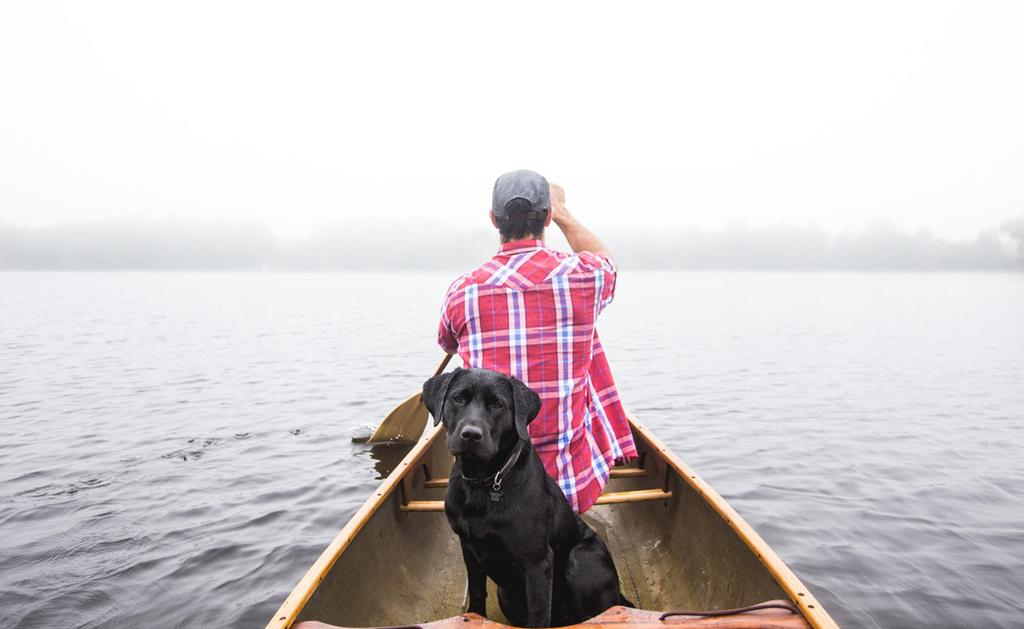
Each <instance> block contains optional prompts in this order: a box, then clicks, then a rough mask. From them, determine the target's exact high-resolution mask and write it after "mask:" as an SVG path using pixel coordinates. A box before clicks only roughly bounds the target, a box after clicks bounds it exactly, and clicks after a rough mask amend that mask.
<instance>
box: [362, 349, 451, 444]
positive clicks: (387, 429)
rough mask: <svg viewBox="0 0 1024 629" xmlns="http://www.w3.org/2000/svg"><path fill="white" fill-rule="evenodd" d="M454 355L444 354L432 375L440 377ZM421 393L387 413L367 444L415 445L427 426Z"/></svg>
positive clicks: (425, 408)
mask: <svg viewBox="0 0 1024 629" xmlns="http://www.w3.org/2000/svg"><path fill="white" fill-rule="evenodd" d="M453 355H454V354H445V355H444V359H442V360H441V364H440V365H438V367H437V370H436V371H435V372H434V375H435V376H437V375H440V374H441V372H443V371H444V368H445V367H447V366H448V361H450V360H451V359H452V356H453ZM422 395H423V394H422V393H421V392H419V391H417V392H416V393H415V394H414V395H412V396H410V397H409V399H408V400H406V401H404V402H402V403H401V404H399V405H398V406H396V407H395V410H393V411H391V412H390V413H388V416H387V417H385V418H384V421H382V422H381V423H380V426H377V430H374V431H373V434H372V435H370V439H369V441H368V443H381V442H404V443H415V442H416V440H417V439H419V438H420V435H422V434H423V429H424V428H425V427H426V425H427V407H426V406H424V405H423V400H422V399H420V398H421V397H422Z"/></svg>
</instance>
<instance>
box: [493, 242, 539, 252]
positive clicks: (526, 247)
mask: <svg viewBox="0 0 1024 629" xmlns="http://www.w3.org/2000/svg"><path fill="white" fill-rule="evenodd" d="M543 248H544V241H542V240H513V241H511V242H504V243H502V244H501V247H500V248H499V249H498V255H500V256H510V255H514V254H516V253H526V252H527V251H536V250H537V249H543Z"/></svg>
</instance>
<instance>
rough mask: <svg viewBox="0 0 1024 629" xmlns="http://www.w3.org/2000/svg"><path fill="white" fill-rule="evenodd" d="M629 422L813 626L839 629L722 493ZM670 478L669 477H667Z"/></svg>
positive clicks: (633, 419) (643, 429)
mask: <svg viewBox="0 0 1024 629" xmlns="http://www.w3.org/2000/svg"><path fill="white" fill-rule="evenodd" d="M626 415H627V416H628V417H629V423H630V425H631V426H632V428H633V434H634V435H639V436H640V437H641V438H643V439H644V441H646V442H647V445H648V446H649V447H650V448H651V450H652V451H653V452H657V453H658V457H659V459H660V461H664V462H665V463H667V464H668V465H669V466H670V467H672V468H673V469H674V470H675V472H676V473H677V474H678V475H679V477H680V478H681V479H682V480H683V481H684V482H686V483H687V484H688V485H690V487H692V488H693V489H694V490H696V491H697V494H698V495H699V496H700V497H701V498H702V499H703V500H704V501H705V502H706V503H707V504H708V505H709V506H710V507H711V508H712V509H714V510H715V511H716V512H717V513H718V515H719V517H721V518H722V519H723V520H724V521H725V523H726V524H728V525H729V527H730V528H731V529H733V531H734V532H735V533H736V534H737V535H738V536H739V537H740V539H742V540H743V543H744V544H746V545H747V548H749V549H750V550H751V551H752V552H754V553H755V554H756V555H757V558H758V559H759V560H760V561H761V564H762V565H763V566H764V567H765V568H767V569H768V571H769V572H770V573H771V575H772V577H773V578H774V579H775V582H776V583H778V584H779V587H781V588H782V590H783V591H784V592H785V593H786V594H787V595H788V596H789V598H790V600H791V601H792V602H793V603H794V604H795V605H796V606H797V607H798V608H799V609H800V613H801V614H803V616H804V618H805V619H806V620H807V622H808V623H809V624H810V625H811V626H812V627H814V629H832V628H836V629H838V627H839V625H838V624H836V622H835V621H834V620H833V619H832V617H831V616H829V614H828V612H826V611H825V610H824V609H823V608H822V606H821V604H820V603H818V601H817V599H816V598H815V597H814V595H813V594H811V592H810V590H808V589H807V587H806V586H804V584H803V583H802V582H801V581H800V578H799V577H797V576H796V574H795V573H794V572H793V571H792V570H791V569H790V568H789V566H787V565H786V563H785V562H784V561H782V558H780V557H779V556H778V555H777V554H776V553H775V551H774V550H772V548H771V546H769V545H768V543H767V542H765V541H764V538H762V537H761V536H760V535H759V534H758V533H757V531H755V530H754V528H753V527H752V526H750V525H749V524H747V521H746V520H744V519H743V517H742V516H740V514H739V513H738V512H737V511H736V510H735V509H733V508H732V505H730V504H729V503H728V502H726V500H725V499H724V498H722V496H721V495H720V494H719V493H718V492H717V491H715V490H714V488H712V487H711V485H709V484H708V483H707V481H705V480H704V479H703V478H701V477H700V475H698V474H697V473H696V472H694V471H693V470H692V469H691V468H690V467H689V466H688V465H686V463H683V461H682V459H680V458H679V457H678V456H676V455H675V453H673V452H672V450H670V449H669V448H668V447H667V446H666V445H665V444H664V443H663V442H662V441H661V440H660V439H658V438H657V437H655V436H654V434H653V433H651V431H650V430H648V429H647V427H646V426H644V425H643V424H641V423H640V422H639V421H638V420H637V419H636V417H634V416H633V415H632V414H631V413H628V412H627V414H626ZM664 478H666V479H667V476H664Z"/></svg>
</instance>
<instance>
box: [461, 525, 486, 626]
mask: <svg viewBox="0 0 1024 629" xmlns="http://www.w3.org/2000/svg"><path fill="white" fill-rule="evenodd" d="M462 560H463V561H464V562H465V563H466V577H467V578H468V580H469V611H471V612H473V613H474V614H480V615H481V616H486V615H487V573H486V572H484V567H483V564H481V563H480V560H479V559H478V558H477V556H476V553H474V552H473V549H472V548H469V547H468V546H466V544H465V542H463V544H462Z"/></svg>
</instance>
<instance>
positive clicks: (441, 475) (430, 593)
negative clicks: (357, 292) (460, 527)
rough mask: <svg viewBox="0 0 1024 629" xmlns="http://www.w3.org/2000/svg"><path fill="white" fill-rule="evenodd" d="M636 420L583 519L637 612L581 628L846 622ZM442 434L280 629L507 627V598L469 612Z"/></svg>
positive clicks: (284, 610)
mask: <svg viewBox="0 0 1024 629" xmlns="http://www.w3.org/2000/svg"><path fill="white" fill-rule="evenodd" d="M630 424H631V426H632V429H633V435H634V437H635V440H636V444H637V449H638V450H639V452H640V458H639V461H637V462H634V463H630V465H629V466H628V467H621V468H615V469H614V470H613V471H612V478H611V480H610V481H609V483H608V486H607V487H606V488H605V493H604V495H602V496H601V498H600V499H599V500H598V502H597V505H595V506H594V507H592V508H591V509H590V511H588V512H587V513H586V514H585V515H584V518H585V519H586V520H587V522H588V523H589V524H590V525H591V526H592V527H593V528H594V529H595V530H596V531H597V532H598V534H600V535H601V536H602V537H603V538H604V539H605V540H606V542H607V543H608V547H609V549H610V550H611V553H612V557H613V558H614V560H615V564H616V567H617V568H618V571H619V577H620V581H621V586H622V592H623V593H624V594H625V595H626V597H627V598H629V599H630V600H631V601H633V602H634V603H635V604H636V605H637V607H638V609H636V610H633V609H627V608H624V607H613V608H612V609H610V610H608V611H607V612H605V613H604V614H601V615H600V616H598V617H596V618H593V619H591V620H590V621H587V622H586V623H582V624H581V625H579V627H580V629H607V626H608V625H616V626H617V627H621V628H622V629H657V628H663V627H665V626H666V625H670V626H672V627H691V626H692V627H712V626H713V627H731V628H739V627H779V628H782V627H790V628H792V627H814V628H816V629H817V628H822V627H836V626H837V625H836V623H835V622H834V621H833V620H832V618H831V617H830V616H829V615H828V613H826V612H825V610H824V609H822V607H821V605H820V604H819V603H818V602H817V601H816V600H815V598H814V596H813V595H812V594H811V593H810V591H808V589H807V588H806V587H805V586H804V585H803V584H802V583H801V582H800V580H799V579H798V578H797V577H796V575H795V574H793V572H792V571H791V570H790V569H789V568H788V567H787V566H786V565H785V564H784V563H783V562H782V560H781V559H779V557H778V556H777V555H776V554H775V553H774V552H773V551H772V549H771V548H769V547H768V545H767V544H766V543H765V542H764V540H763V539H761V537H760V536H759V535H758V534H757V533H756V532H755V531H754V529H752V528H751V527H750V525H748V524H747V523H746V522H744V521H743V519H742V518H741V517H740V516H739V514H737V513H736V511H734V510H733V509H732V507H730V506H729V504H728V503H726V502H725V500H723V499H722V497H721V496H719V495H718V493H716V492H715V490H713V489H712V488H711V487H710V486H709V485H708V484H707V483H706V482H704V481H703V480H702V479H701V478H700V477H699V476H698V475H697V474H696V473H695V472H693V471H692V470H691V469H690V468H689V467H687V466H686V465H685V464H684V463H683V462H682V461H681V460H680V459H679V458H678V457H676V456H675V455H674V454H673V453H672V452H671V451H669V449H668V448H666V447H665V445H664V444H663V443H661V441H659V440H658V439H657V438H656V437H654V435H652V434H651V433H650V431H649V430H647V429H646V428H645V427H644V426H642V425H640V424H639V423H638V422H637V421H636V419H635V418H632V417H631V418H630ZM442 431H443V427H440V426H438V427H436V428H431V429H428V430H427V433H426V434H425V435H424V437H423V438H422V439H420V441H418V442H417V443H416V445H415V446H413V448H412V449H411V450H410V451H409V453H408V454H407V455H406V456H405V458H404V459H403V460H402V461H401V463H399V464H398V466H397V467H396V468H395V469H394V471H393V472H392V473H391V474H390V475H389V476H388V477H387V478H386V479H385V480H384V481H383V482H382V483H381V485H380V487H379V488H378V489H377V490H376V492H374V494H373V495H372V496H370V498H369V499H368V500H367V501H366V503H365V504H364V505H363V506H362V507H361V508H360V509H359V511H357V512H356V514H355V515H354V516H352V519H351V520H349V522H348V524H346V525H345V527H344V528H343V529H342V530H341V532H340V533H338V535H337V537H335V538H334V541H332V542H331V543H330V545H329V546H328V547H327V548H326V549H325V550H324V552H323V553H322V554H321V555H320V557H319V558H318V559H317V560H316V563H314V564H313V566H312V567H311V568H310V569H309V570H308V571H307V572H306V574H305V576H303V577H302V579H301V580H300V581H299V583H298V585H296V586H295V589H294V590H292V593H291V594H289V595H288V598H286V599H285V601H284V603H283V604H282V605H281V607H280V609H278V611H277V613H276V614H274V616H273V618H271V620H270V622H269V623H268V624H267V628H268V629H288V628H290V627H293V624H294V627H295V629H314V628H315V627H324V626H325V625H322V624H320V623H327V624H328V625H338V626H342V627H402V628H403V629H406V628H411V627H423V628H424V629H454V627H456V626H458V627H460V628H461V629H484V625H486V626H487V629H503V628H504V625H502V624H500V622H501V621H502V620H503V617H502V615H501V613H500V611H499V610H498V609H497V601H496V598H497V597H496V596H493V595H491V596H488V617H489V619H490V620H488V619H484V618H482V617H480V616H476V615H474V614H468V613H463V612H464V610H465V608H466V607H465V605H466V576H465V569H464V567H463V564H462V554H461V552H460V550H459V544H458V540H457V538H456V537H455V535H454V534H453V533H452V532H451V529H450V528H449V527H448V522H447V520H446V519H445V516H444V511H443V501H444V492H445V489H446V487H447V482H448V473H449V471H450V469H451V463H452V458H451V455H450V454H449V453H448V451H447V449H446V448H445V445H444V439H443V438H441V436H442ZM764 601H774V602H776V603H782V604H785V605H788V606H789V607H791V608H792V611H786V610H784V609H779V607H781V605H778V606H776V607H775V608H770V609H765V610H760V611H755V612H752V613H743V614H737V615H730V616H720V617H697V616H693V615H684V616H672V617H668V618H665V619H664V620H662V619H661V615H662V613H663V612H671V611H690V610H724V609H733V608H741V607H745V606H750V605H753V604H757V603H762V602H764ZM492 605H493V607H492ZM643 610H659V611H658V612H653V611H643ZM297 621H320V622H297ZM625 625H629V627H625Z"/></svg>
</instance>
